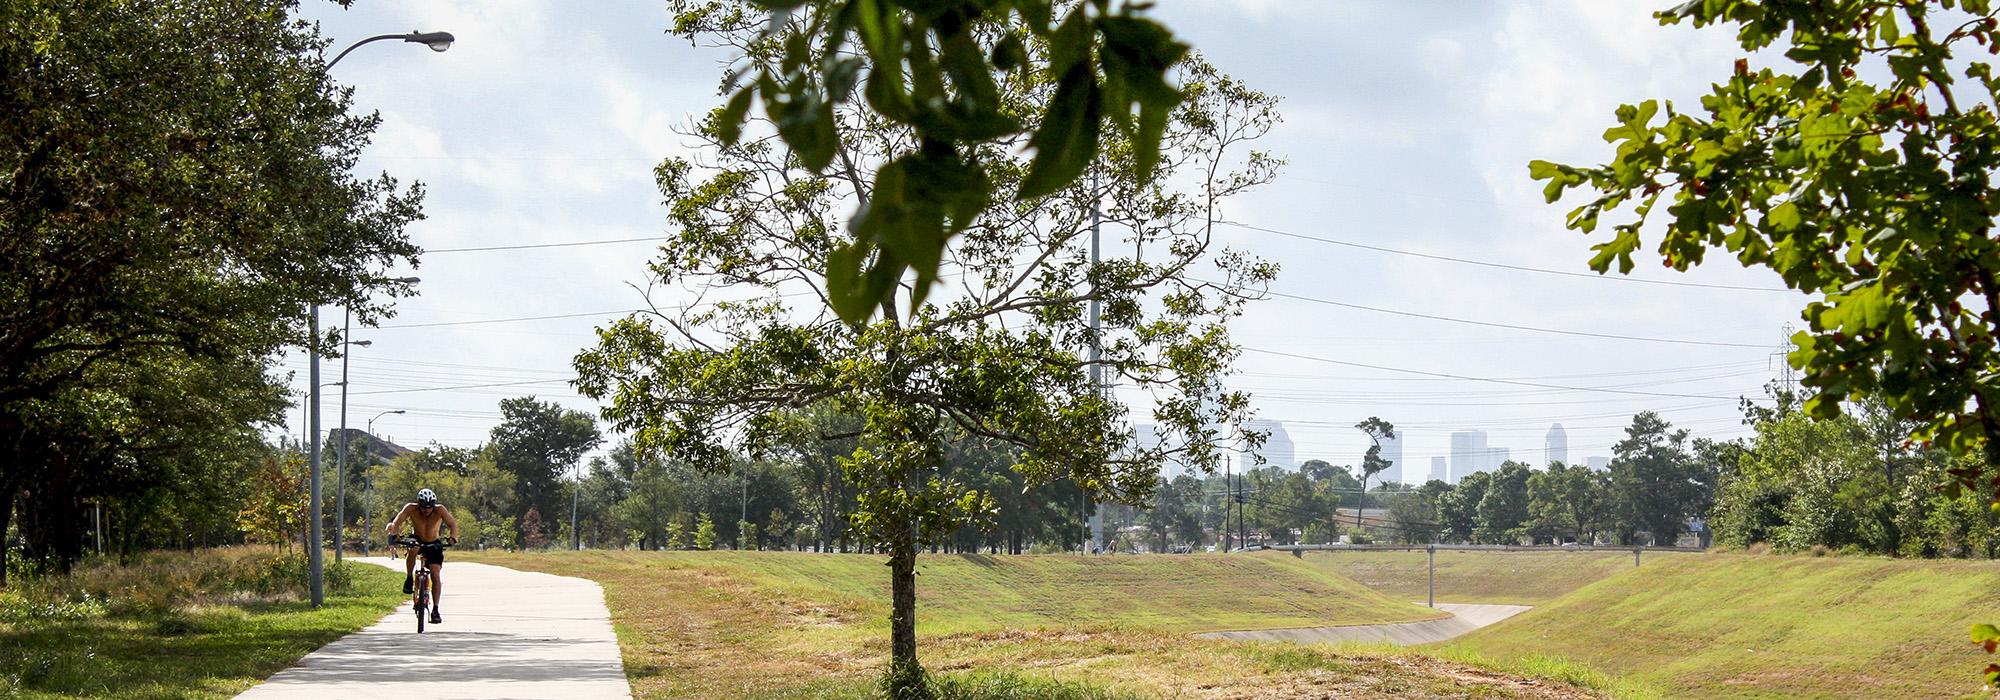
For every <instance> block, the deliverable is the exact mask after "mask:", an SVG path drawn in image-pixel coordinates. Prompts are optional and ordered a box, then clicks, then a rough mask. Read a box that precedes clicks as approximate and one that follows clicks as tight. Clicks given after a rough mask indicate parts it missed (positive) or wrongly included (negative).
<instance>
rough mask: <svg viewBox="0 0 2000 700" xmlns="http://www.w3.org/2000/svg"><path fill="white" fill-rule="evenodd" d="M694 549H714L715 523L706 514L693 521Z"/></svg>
mask: <svg viewBox="0 0 2000 700" xmlns="http://www.w3.org/2000/svg"><path fill="white" fill-rule="evenodd" d="M694 548H695V549H699V550H702V551H708V550H711V549H715V521H714V520H713V519H710V518H709V517H708V514H707V513H702V514H701V516H700V517H698V518H696V519H695V523H694Z"/></svg>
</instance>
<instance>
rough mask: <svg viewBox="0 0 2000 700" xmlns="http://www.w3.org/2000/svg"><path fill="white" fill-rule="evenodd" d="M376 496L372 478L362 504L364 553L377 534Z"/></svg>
mask: <svg viewBox="0 0 2000 700" xmlns="http://www.w3.org/2000/svg"><path fill="white" fill-rule="evenodd" d="M403 413H404V411H403V409H400V408H398V409H396V410H393V411H383V412H381V413H377V414H375V418H381V417H383V416H387V415H392V414H394V415H402V414H403ZM341 415H342V416H343V418H342V419H341V420H343V421H344V420H346V418H345V416H346V415H347V408H346V405H345V403H344V402H343V405H342V406H341ZM375 418H370V419H368V437H369V438H371V439H373V438H374V437H375ZM344 463H345V462H343V464H344ZM374 496H375V482H374V481H372V480H371V481H369V482H368V491H367V496H366V497H364V498H362V499H361V500H363V501H366V503H363V504H361V551H362V552H363V553H366V552H367V551H368V543H369V542H371V541H373V540H371V539H370V538H372V537H374V536H375V510H374V503H375V498H374Z"/></svg>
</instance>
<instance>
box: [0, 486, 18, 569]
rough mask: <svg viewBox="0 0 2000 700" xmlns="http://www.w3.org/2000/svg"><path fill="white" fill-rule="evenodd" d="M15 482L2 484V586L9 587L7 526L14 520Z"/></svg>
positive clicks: (0, 492) (0, 493)
mask: <svg viewBox="0 0 2000 700" xmlns="http://www.w3.org/2000/svg"><path fill="white" fill-rule="evenodd" d="M19 490H20V489H17V488H15V487H14V484H13V483H11V482H10V483H6V484H0V588H6V587H7V528H8V526H10V525H12V524H13V522H14V492H16V491H19Z"/></svg>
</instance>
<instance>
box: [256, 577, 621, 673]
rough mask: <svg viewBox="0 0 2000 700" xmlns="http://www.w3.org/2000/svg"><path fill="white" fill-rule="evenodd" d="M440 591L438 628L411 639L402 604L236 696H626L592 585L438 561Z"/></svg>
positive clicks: (411, 618) (412, 622)
mask: <svg viewBox="0 0 2000 700" xmlns="http://www.w3.org/2000/svg"><path fill="white" fill-rule="evenodd" d="M350 561H356V562H362V561H365V562H367V563H371V564H378V565H382V566H388V567H391V568H393V569H396V570H398V571H400V570H402V568H403V565H402V562H401V560H388V559H384V558H382V557H365V558H364V557H353V558H350ZM444 583H445V591H444V624H440V625H430V626H428V627H426V629H425V632H424V633H423V634H422V635H419V634H417V619H416V614H415V613H414V612H412V611H411V609H410V604H409V603H407V602H405V603H403V605H402V607H401V608H398V609H397V610H396V612H394V613H392V614H390V615H389V616H388V617H385V618H383V619H382V621H381V622H377V623H375V625H374V626H372V627H369V628H367V629H364V630H361V631H359V632H355V633H354V634H350V635H347V636H345V637H342V638H340V639H339V640H337V641H335V642H333V643H332V644H328V645H326V646H324V647H321V648H320V649H319V651H315V652H313V653H311V654H307V655H306V656H305V658H303V659H300V660H299V662H298V663H297V664H295V665H293V666H292V667H291V668H288V669H285V670H284V671H281V672H279V673H278V675H275V676H272V677H271V678H270V679H269V680H267V681H265V682H264V683H263V684H262V685H258V686H257V687H254V688H251V689H250V690H249V691H248V692H245V693H243V694H242V695H239V696H237V697H238V698H239V699H247V700H268V699H274V698H286V699H290V698H305V699H308V700H320V699H327V700H331V699H333V698H352V699H355V700H373V699H376V698H380V699H383V700H389V699H394V700H410V699H411V698H426V699H429V698H438V699H440V700H445V699H458V698H464V699H468V700H469V699H472V698H578V699H580V700H599V699H604V700H627V699H629V698H631V697H632V689H631V686H630V685H628V684H627V683H626V681H625V666H624V663H623V662H622V661H621V660H620V657H619V655H618V639H617V637H616V636H614V635H613V634H612V632H611V613H610V611H609V610H608V609H606V608H605V607H604V590H603V589H602V588H600V587H598V585H597V584H596V583H595V582H592V581H588V580H585V579H580V578H571V577H567V576H554V575H550V574H539V573H531V572H526V571H515V570H513V569H508V568H505V567H499V566H488V565H485V564H468V563H462V562H458V563H453V562H447V563H446V564H445V567H444Z"/></svg>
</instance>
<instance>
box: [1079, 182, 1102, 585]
mask: <svg viewBox="0 0 2000 700" xmlns="http://www.w3.org/2000/svg"><path fill="white" fill-rule="evenodd" d="M1097 178H1098V175H1097V170H1096V169H1095V168H1093V169H1092V170H1091V172H1090V272H1091V283H1090V388H1091V389H1092V390H1094V391H1096V392H1097V394H1098V395H1099V396H1103V395H1104V366H1103V365H1100V364H1098V362H1099V361H1100V360H1102V359H1104V338H1103V336H1102V335H1101V334H1102V331H1101V330H1100V329H1099V327H1098V302H1097V282H1096V274H1097V262H1098V246H1099V240H1098V239H1099V235H1098V234H1099V230H1098V229H1099V224H1100V223H1101V221H1102V219H1103V214H1102V212H1100V211H1098V200H1099V199H1100V198H1101V197H1102V196H1103V193H1101V192H1099V191H1098V190H1097V183H1098V179H1097ZM1083 508H1084V512H1085V513H1087V514H1089V518H1090V537H1089V541H1088V542H1085V543H1084V546H1083V552H1084V553H1085V554H1089V553H1090V551H1091V548H1092V547H1095V546H1097V544H1098V543H1100V542H1103V541H1104V518H1103V516H1102V515H1099V514H1098V513H1097V512H1096V511H1095V510H1093V509H1092V508H1091V507H1090V496H1089V495H1088V494H1086V495H1085V496H1084V502H1083Z"/></svg>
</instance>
